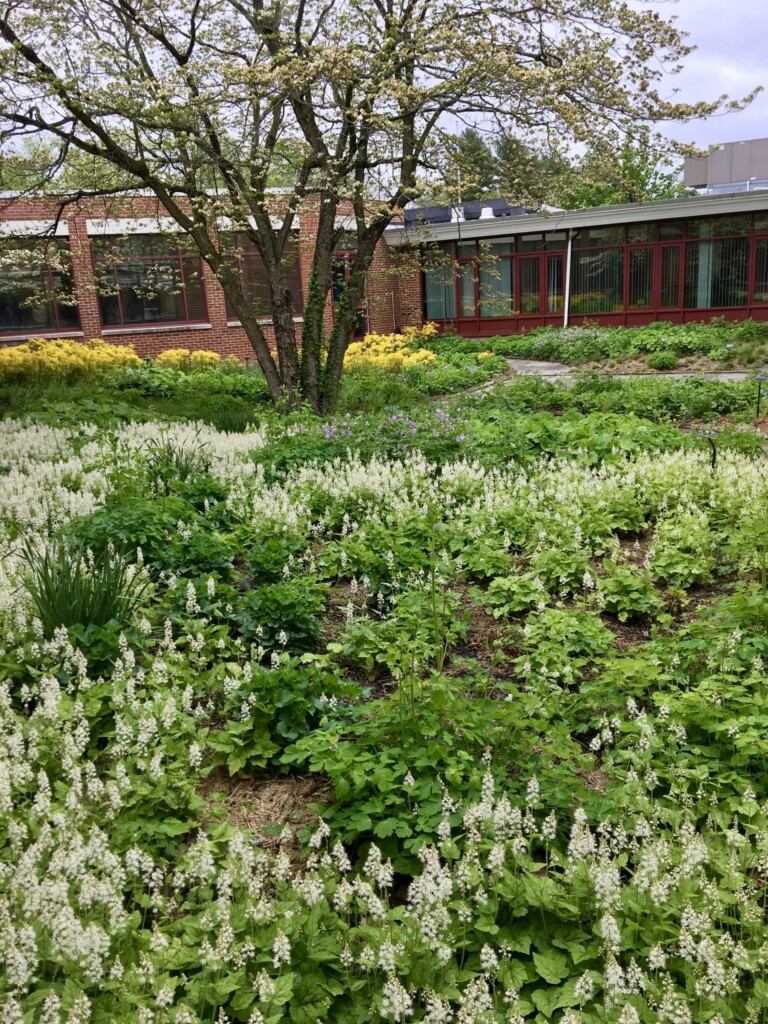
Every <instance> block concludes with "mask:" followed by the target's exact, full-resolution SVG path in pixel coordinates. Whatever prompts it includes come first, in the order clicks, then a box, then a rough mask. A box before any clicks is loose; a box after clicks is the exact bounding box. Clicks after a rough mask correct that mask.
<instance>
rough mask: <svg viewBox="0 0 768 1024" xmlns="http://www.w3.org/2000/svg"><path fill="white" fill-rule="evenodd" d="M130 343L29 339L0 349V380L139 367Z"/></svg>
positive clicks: (77, 374) (77, 375) (84, 373)
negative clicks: (20, 343) (111, 343)
mask: <svg viewBox="0 0 768 1024" xmlns="http://www.w3.org/2000/svg"><path fill="white" fill-rule="evenodd" d="M140 365H141V360H140V359H139V357H138V356H137V355H136V353H135V352H134V351H133V348H132V347H131V346H130V345H109V344H107V342H105V341H104V340H103V339H102V338H92V339H91V340H90V341H85V342H83V341H71V340H68V339H66V338H30V340H29V341H27V342H25V343H24V344H23V345H13V346H11V347H9V348H4V349H0V381H10V380H19V379H21V378H23V377H40V376H45V377H62V378H69V379H71V378H74V377H86V376H88V375H89V374H93V373H101V372H104V371H107V370H119V369H122V368H123V367H126V366H140Z"/></svg>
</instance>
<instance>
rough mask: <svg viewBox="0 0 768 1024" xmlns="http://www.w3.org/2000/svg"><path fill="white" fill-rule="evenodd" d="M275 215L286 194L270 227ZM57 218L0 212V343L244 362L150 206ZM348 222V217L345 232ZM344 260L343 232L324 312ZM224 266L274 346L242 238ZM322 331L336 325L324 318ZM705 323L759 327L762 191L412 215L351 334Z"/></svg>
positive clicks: (184, 249) (202, 281)
mask: <svg viewBox="0 0 768 1024" xmlns="http://www.w3.org/2000/svg"><path fill="white" fill-rule="evenodd" d="M277 204H279V197H276V216H277V215H278V211H279V205H277ZM57 210H58V206H57V204H56V203H55V201H54V200H52V199H39V200H29V199H24V200H22V199H18V198H14V197H12V196H6V197H4V199H3V201H2V206H1V207H0V236H2V241H1V242H0V254H1V256H2V258H1V259H0V345H2V344H13V343H18V342H21V341H24V340H26V339H27V338H30V337H46V336H47V337H72V338H86V339H87V338H92V337H104V338H105V339H108V340H110V341H112V342H116V343H126V344H131V345H133V346H134V347H135V349H136V352H137V353H138V354H139V355H141V356H151V355H155V354H157V353H158V352H161V351H163V350H164V349H168V348H186V349H191V350H194V349H212V350H214V351H217V352H219V353H221V354H222V355H225V356H226V355H234V356H237V357H238V358H240V359H252V358H253V357H254V356H253V350H252V348H251V346H250V343H249V342H248V339H247V337H246V334H245V331H244V330H243V328H242V326H241V325H240V323H239V321H238V320H237V318H236V317H234V316H233V315H232V312H231V311H230V310H228V308H227V302H226V300H225V298H224V294H223V292H222V289H221V287H220V286H219V284H218V282H217V280H216V279H215V277H214V276H213V274H212V272H211V271H210V269H209V268H208V267H207V265H206V264H205V263H204V261H202V260H201V259H200V257H199V256H196V255H194V253H193V252H192V251H191V249H190V248H189V244H188V242H187V241H186V239H185V236H184V233H183V232H181V231H180V230H178V228H177V225H176V224H175V222H174V221H173V220H172V219H171V218H169V217H168V216H167V215H166V212H165V211H164V210H163V209H162V208H161V207H160V206H159V204H158V201H157V200H156V199H155V198H154V197H151V196H149V195H147V194H133V195H130V196H123V197H120V198H118V199H110V200H108V201H107V200H83V201H82V202H81V203H80V204H79V205H78V206H71V207H68V208H67V209H66V210H65V212H64V214H63V216H62V217H61V218H60V219H58V220H57ZM345 220H350V221H351V218H350V216H349V214H348V213H347V212H346V211H344V210H342V212H341V214H340V216H339V223H338V227H339V228H341V229H343V228H344V227H345ZM316 226H317V221H316V214H315V213H314V212H313V209H312V207H311V205H310V204H307V206H306V208H304V209H302V210H300V211H299V215H298V217H297V218H296V221H295V232H294V236H293V238H292V239H291V241H290V244H289V246H288V247H287V251H288V252H289V254H292V257H293V259H292V260H291V259H290V258H289V260H288V267H287V275H288V277H289V279H290V287H291V292H292V295H293V298H294V305H295V309H296V319H297V321H300V320H301V311H302V308H303V307H302V297H303V291H304V288H305V287H306V282H307V280H308V278H309V270H310V266H311V256H312V251H313V243H314V236H315V230H316ZM350 226H351V225H350ZM218 230H219V234H220V238H222V239H223V238H224V237H225V236H226V235H227V232H230V233H231V231H232V228H231V225H229V224H228V223H227V222H226V218H222V220H221V221H220V223H219V225H218ZM233 237H234V236H233ZM239 237H242V238H244V236H239ZM41 239H42V240H43V241H40V240H41ZM354 245H355V242H354V235H353V233H352V232H344V231H342V236H341V240H340V243H339V247H338V251H337V252H336V254H335V256H334V260H333V272H332V279H333V287H332V293H333V294H332V295H331V296H329V298H330V302H329V307H331V308H332V305H333V302H335V301H337V300H338V298H339V295H340V293H341V290H342V288H343V284H344V281H345V277H346V275H347V273H348V267H349V261H350V258H351V256H352V255H353V252H354ZM40 247H42V248H40ZM32 250H39V258H38V259H37V260H35V259H31V258H30V255H29V253H30V251H32ZM235 251H236V253H237V255H236V257H233V258H236V260H237V265H238V269H239V272H240V275H241V280H242V282H243V290H244V292H245V294H246V295H247V296H248V297H249V298H250V299H251V300H253V301H254V302H255V303H256V304H257V308H258V309H259V310H260V311H262V313H263V316H262V317H261V323H262V326H263V329H264V332H265V334H266V335H267V337H269V333H270V308H269V287H268V282H267V279H266V273H265V269H264V266H263V264H262V262H261V259H260V257H259V256H258V254H257V253H256V252H254V251H253V249H252V247H250V246H249V243H248V242H247V240H245V241H243V242H242V243H238V245H237V246H236V248H235ZM328 316H329V326H330V316H331V310H330V308H329V310H328ZM713 316H724V317H726V318H728V319H744V318H746V317H752V318H754V319H756V320H768V190H757V191H751V190H750V191H747V192H739V193H734V194H716V195H705V196H699V195H697V196H691V197H687V198H683V199H673V200H665V201H663V202H655V203H644V204H631V205H627V206H608V207H599V208H595V209H589V210H576V211H570V212H565V211H557V210H556V211H548V212H545V213H540V212H532V211H529V210H525V209H522V208H520V207H512V206H510V205H509V204H508V203H507V202H506V201H505V200H487V201H480V202H477V203H466V204H464V206H463V207H461V208H460V209H451V208H447V207H445V208H423V209H420V210H408V211H406V216H405V218H404V220H403V222H401V223H393V224H392V225H391V226H390V227H389V228H388V229H387V230H386V231H385V233H384V239H383V240H382V241H381V242H380V244H379V245H378V247H377V249H376V254H375V258H374V261H373V265H372V267H371V271H370V274H369V276H368V283H367V293H366V298H365V304H364V306H363V307H362V308H361V310H360V316H359V323H358V329H359V332H360V333H362V332H364V331H376V332H381V333H389V332H391V331H396V330H399V329H401V328H402V327H404V326H406V325H409V324H419V323H421V322H423V321H424V320H432V321H435V322H437V323H438V324H439V325H441V327H442V328H443V329H445V330H448V329H451V330H454V329H455V330H457V331H459V332H460V333H462V334H464V335H467V336H474V337H482V336H491V335H497V334H515V333H520V332H525V331H527V330H530V329H532V328H534V327H538V326H543V325H551V326H565V325H568V324H580V323H584V322H585V321H586V320H589V321H591V322H598V323H601V324H607V325H617V326H618V325H621V326H633V325H642V324H646V323H650V322H651V321H653V320H670V321H673V322H678V323H683V322H687V321H691V320H705V319H709V318H711V317H713Z"/></svg>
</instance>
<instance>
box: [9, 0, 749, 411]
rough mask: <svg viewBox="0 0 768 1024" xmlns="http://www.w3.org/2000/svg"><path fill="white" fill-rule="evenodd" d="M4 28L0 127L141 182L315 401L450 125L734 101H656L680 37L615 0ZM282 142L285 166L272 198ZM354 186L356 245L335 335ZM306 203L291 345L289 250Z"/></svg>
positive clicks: (615, 116) (39, 18) (311, 5)
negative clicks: (240, 258) (305, 240)
mask: <svg viewBox="0 0 768 1024" xmlns="http://www.w3.org/2000/svg"><path fill="white" fill-rule="evenodd" d="M0 41H3V42H4V43H5V46H4V47H3V48H2V49H1V50H0V145H4V146H5V147H8V146H10V147H14V146H16V145H17V144H18V139H19V138H20V137H27V136H29V135H30V134H32V135H41V137H42V138H43V140H44V141H45V143H46V145H50V146H51V147H52V150H53V156H52V160H51V165H52V166H56V165H59V166H61V165H62V163H64V162H66V159H67V157H68V155H69V154H70V153H71V152H73V151H76V152H78V153H81V154H84V155H85V156H87V157H90V158H92V159H94V160H96V161H98V162H99V166H102V165H103V164H107V165H110V166H111V167H112V168H114V169H115V171H116V172H117V177H118V179H119V181H118V183H117V184H115V183H109V182H107V183H105V185H104V186H103V187H101V188H96V189H94V192H95V193H97V194H99V193H101V192H103V193H104V194H113V193H114V191H115V190H116V189H119V188H121V187H123V182H124V180H127V181H129V182H130V183H131V184H132V185H133V186H134V187H136V186H140V187H141V188H144V189H148V190H151V192H153V193H154V194H155V195H156V196H157V198H158V200H159V202H160V203H161V204H162V206H163V207H165V209H166V210H167V211H168V213H169V215H170V216H171V217H172V218H173V219H174V220H175V221H176V222H177V224H178V225H180V227H181V228H182V229H183V230H184V231H185V232H186V233H187V235H188V237H189V239H190V240H191V243H192V244H193V245H194V246H195V247H196V249H197V250H198V251H199V253H200V254H201V256H202V257H203V259H204V260H205V261H206V262H207V263H208V266H209V267H210V268H211V270H212V272H213V273H214V274H215V275H216V277H217V278H218V280H219V281H220V282H221V285H222V287H223V289H224V292H225V294H226V296H227V298H228V300H229V303H230V305H231V307H232V308H233V310H234V312H235V313H236V314H237V316H238V317H239V319H240V321H241V322H242V324H243V327H244V329H245V331H246V334H247V336H248V338H249V340H250V342H251V344H252V346H253V348H254V351H255V353H256V357H257V360H258V362H259V365H260V366H261V369H262V370H263V372H264V375H265V377H266V380H267V384H268V387H269V391H270V394H271V395H272V397H273V399H274V400H275V401H276V402H277V401H280V400H281V399H282V400H284V401H285V402H286V403H287V405H288V406H289V407H295V406H296V405H297V404H298V403H300V402H301V401H307V402H309V403H310V405H311V406H312V407H313V408H314V409H316V410H317V411H320V412H323V411H328V410H330V409H332V408H333V407H334V404H335V402H336V398H337V395H338V388H339V382H340V376H341V369H342V363H343V359H344V353H345V351H346V348H347V345H348V344H349V341H350V338H351V336H352V333H353V329H354V324H355V319H356V316H357V309H358V306H359V303H360V302H361V300H362V298H363V295H364V285H365V277H366V274H367V272H368V270H369V268H370V265H371V262H372V259H373V255H374V248H375V246H376V244H377V242H378V241H379V239H380V238H381V237H382V234H383V232H384V230H385V228H386V226H387V225H388V224H389V223H390V222H391V220H392V219H393V218H394V217H397V216H398V215H399V214H400V213H401V212H402V210H403V209H404V207H405V206H406V205H407V204H408V202H410V201H411V200H413V199H415V198H417V197H418V196H419V195H420V193H421V190H422V189H423V188H424V175H423V172H425V171H426V172H428V170H429V168H430V167H431V166H433V165H434V159H433V158H434V152H435V147H436V146H437V145H439V143H440V141H441V140H442V138H443V136H444V135H445V133H446V131H447V127H446V125H447V123H453V124H455V119H456V118H461V119H462V120H464V122H465V123H469V122H470V121H471V120H472V119H473V118H475V119H476V121H477V123H478V124H482V125H483V126H484V127H487V126H491V125H492V126H493V129H494V130H502V129H505V130H506V132H507V134H509V135H511V136H514V137H521V138H522V137H524V136H525V135H526V133H529V132H533V133H538V134H541V133H542V132H546V133H548V134H549V135H550V136H552V137H562V138H563V139H573V140H574V141H575V142H577V143H579V142H581V143H587V142H588V141H590V140H592V139H595V138H600V137H601V136H604V135H605V134H606V132H607V130H608V128H609V127H618V129H619V130H623V131H625V132H626V131H628V130H629V129H631V128H633V127H635V126H636V125H637V124H638V123H643V122H657V121H662V120H673V121H678V120H681V119H689V118H691V117H696V116H702V115H707V114H711V113H713V112H715V111H716V110H720V109H723V108H724V107H725V106H726V105H725V103H724V100H723V99H721V100H719V101H716V102H714V103H698V104H694V105H688V104H682V103H672V102H669V101H667V100H665V99H663V98H662V97H661V95H660V94H659V92H658V90H657V85H658V82H659V80H660V79H661V78H662V70H661V69H662V68H664V67H676V66H677V65H678V63H679V61H680V59H681V58H683V57H684V56H685V55H686V54H687V53H688V52H689V51H690V47H688V46H686V45H685V44H684V43H683V41H682V39H681V37H680V35H679V33H678V32H677V31H676V30H675V28H674V27H673V26H671V25H670V24H668V23H667V22H665V21H664V20H662V19H661V18H660V16H659V15H658V14H657V13H656V12H654V11H651V10H643V11H635V10H632V9H630V8H629V7H628V6H627V5H625V4H624V3H623V2H621V0H546V2H545V0H531V2H529V3H526V4H519V3H516V2H513V3H501V2H500V0H491V2H490V3H487V2H483V3H482V4H481V3H478V2H476V0H468V2H467V0H281V2H279V3H278V2H277V0H58V2H57V3H56V4H52V3H51V2H50V0H30V2H23V0H16V2H14V3H7V4H2V5H0ZM733 106H738V105H734V104H731V107H733ZM451 119H454V120H453V121H452V120H451ZM286 154H289V158H288V164H289V166H290V169H291V172H292V174H293V180H292V182H291V184H290V186H289V187H288V188H287V189H286V190H285V192H283V193H282V194H281V195H280V196H279V197H278V198H277V199H276V197H275V195H274V193H273V192H272V191H271V190H270V184H269V183H270V181H271V176H272V174H273V172H274V168H275V165H276V162H277V163H280V164H281V165H284V164H285V161H286ZM284 169H285V168H284V166H283V167H282V170H284ZM281 173H282V171H281ZM345 203H348V204H350V208H351V210H352V211H353V212H352V215H351V217H352V219H353V221H354V231H355V235H356V243H357V251H356V255H355V257H354V259H353V260H352V261H351V263H350V270H349V276H348V280H347V286H346V290H345V292H344V294H343V296H342V300H341V302H339V303H338V305H337V306H336V307H335V309H334V311H333V326H332V329H331V330H330V331H329V332H327V336H326V327H325V313H326V307H327V304H328V302H329V288H330V284H331V263H332V253H333V250H334V247H335V246H336V245H337V242H338V240H339V237H340V233H341V231H342V230H344V228H343V227H341V226H340V218H339V217H338V216H337V214H338V213H339V212H340V211H342V212H343V211H344V205H343V204H345ZM307 204H316V209H317V230H316V234H315V240H314V241H315V245H314V252H313V255H312V270H311V276H310V280H309V285H308V289H307V295H306V301H305V308H304V321H303V329H302V337H301V344H300V345H299V343H298V339H297V337H296V334H295V329H294V318H293V314H294V304H293V296H292V295H291V292H290V289H289V287H288V285H287V283H286V273H285V269H286V268H285V258H286V251H287V246H288V243H289V239H290V237H291V229H292V225H293V224H294V221H295V217H296V215H297V213H298V212H299V210H302V211H303V210H305V209H306V208H307ZM278 213H279V215H280V219H279V220H278V219H276V218H275V214H278ZM221 217H227V218H229V220H230V222H231V223H233V224H234V225H236V226H237V228H238V230H241V231H243V232H245V233H246V234H247V235H248V236H249V238H250V241H251V242H252V243H253V245H254V246H255V247H256V249H257V250H258V252H259V253H260V254H261V257H262V260H263V262H264V264H265V266H266V270H267V273H268V275H269V278H270V288H271V293H272V295H271V298H272V308H273V314H272V318H273V324H274V331H275V337H276V355H273V353H272V352H271V351H270V347H269V345H268V343H267V339H266V337H265V335H264V333H263V330H262V328H261V326H260V325H259V322H258V319H259V318H258V315H257V314H256V313H255V311H254V310H253V309H252V308H250V305H249V303H248V301H247V300H246V298H245V297H244V295H243V292H242V291H241V288H240V284H239V279H238V275H237V273H236V270H235V268H234V266H233V261H232V259H231V258H228V256H227V253H226V252H224V251H222V247H221V245H220V240H219V238H218V235H217V231H216V225H217V220H218V219H219V218H221Z"/></svg>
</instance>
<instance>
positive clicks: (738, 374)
mask: <svg viewBox="0 0 768 1024" xmlns="http://www.w3.org/2000/svg"><path fill="white" fill-rule="evenodd" d="M507 366H508V367H509V369H510V370H511V371H513V372H514V373H516V374H526V373H527V374H536V375H537V376H539V377H546V378H547V379H548V380H563V381H568V380H570V381H571V382H573V381H574V379H575V377H574V376H573V375H574V374H575V373H578V367H573V366H568V365H567V364H566V363H554V362H547V361H545V360H543V359H512V358H509V359H507ZM610 376H612V377H617V378H618V379H619V380H630V379H631V378H633V377H680V378H683V377H703V378H704V379H705V380H746V379H747V377H748V376H749V375H748V374H747V373H745V372H743V371H741V370H723V371H718V372H714V373H701V372H698V373H697V372H696V371H693V370H681V371H678V372H676V373H658V372H649V373H613V374H610Z"/></svg>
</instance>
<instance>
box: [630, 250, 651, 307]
mask: <svg viewBox="0 0 768 1024" xmlns="http://www.w3.org/2000/svg"><path fill="white" fill-rule="evenodd" d="M652 283H653V249H630V251H629V308H630V309H648V307H649V306H650V305H651V286H652Z"/></svg>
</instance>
